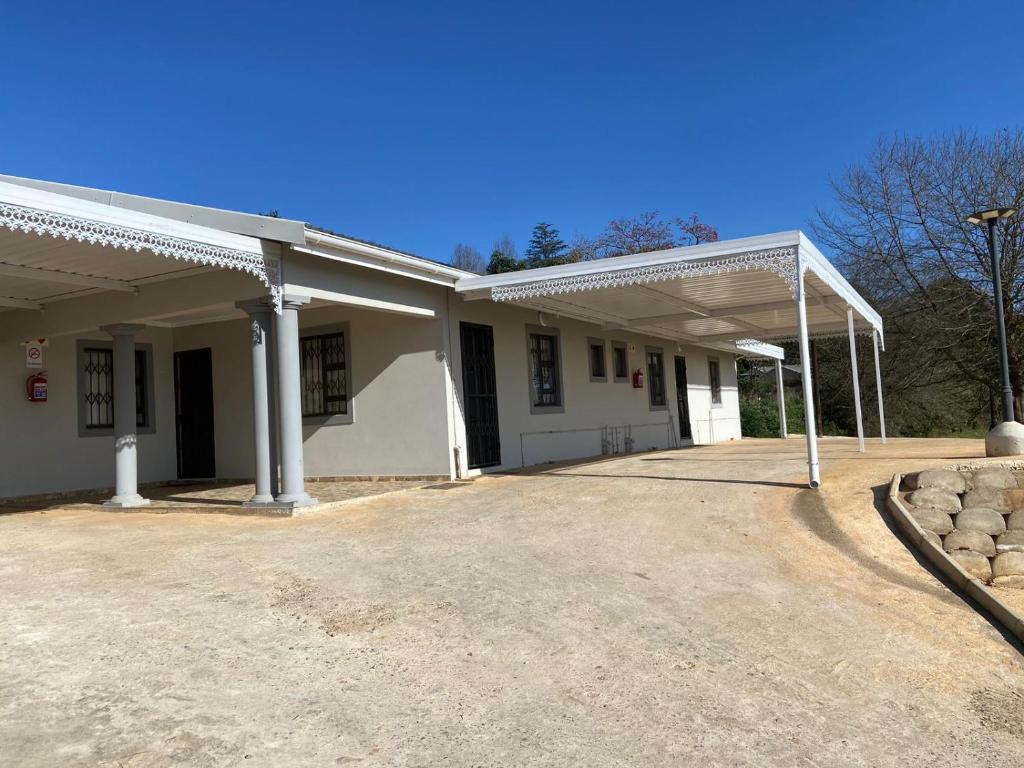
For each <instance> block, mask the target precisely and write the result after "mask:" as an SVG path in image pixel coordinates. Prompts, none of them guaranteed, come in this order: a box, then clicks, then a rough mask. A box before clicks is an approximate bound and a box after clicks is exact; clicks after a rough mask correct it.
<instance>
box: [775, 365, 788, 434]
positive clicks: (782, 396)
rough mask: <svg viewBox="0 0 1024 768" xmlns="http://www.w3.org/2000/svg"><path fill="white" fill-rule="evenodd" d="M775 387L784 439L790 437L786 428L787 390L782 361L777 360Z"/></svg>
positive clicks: (780, 430)
mask: <svg viewBox="0 0 1024 768" xmlns="http://www.w3.org/2000/svg"><path fill="white" fill-rule="evenodd" d="M775 389H776V390H777V391H778V396H779V434H780V436H781V437H782V439H783V440H785V439H786V438H788V437H789V430H788V429H787V428H786V391H785V389H784V388H783V385H782V361H781V360H776V361H775Z"/></svg>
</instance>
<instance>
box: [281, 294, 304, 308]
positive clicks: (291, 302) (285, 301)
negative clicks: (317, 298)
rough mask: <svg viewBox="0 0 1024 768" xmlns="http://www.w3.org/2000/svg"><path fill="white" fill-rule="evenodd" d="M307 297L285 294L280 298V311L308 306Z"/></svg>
mask: <svg viewBox="0 0 1024 768" xmlns="http://www.w3.org/2000/svg"><path fill="white" fill-rule="evenodd" d="M309 302H310V298H309V296H303V295H301V294H298V293H286V294H284V296H282V297H281V309H299V308H301V307H303V306H305V305H306V304H309Z"/></svg>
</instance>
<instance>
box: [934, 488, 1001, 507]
mask: <svg viewBox="0 0 1024 768" xmlns="http://www.w3.org/2000/svg"><path fill="white" fill-rule="evenodd" d="M915 493H920V491H915ZM963 506H964V509H975V508H985V509H997V510H999V511H1000V512H1009V511H1010V501H1009V499H1007V498H1006V493H1005V492H1004V491H1003V490H1002V489H1001V488H978V489H977V490H974V491H968V492H967V493H965V494H964V503H963Z"/></svg>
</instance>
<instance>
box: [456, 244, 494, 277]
mask: <svg viewBox="0 0 1024 768" xmlns="http://www.w3.org/2000/svg"><path fill="white" fill-rule="evenodd" d="M452 266H453V267H455V268H456V269H464V270H465V271H466V272H475V273H476V274H478V275H482V274H483V273H484V270H485V269H486V268H487V264H486V263H485V262H484V257H483V256H481V255H480V251H478V250H477V249H476V248H474V247H473V246H471V245H466V244H465V243H459V244H458V245H456V246H455V250H454V251H453V252H452Z"/></svg>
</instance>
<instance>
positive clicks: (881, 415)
mask: <svg viewBox="0 0 1024 768" xmlns="http://www.w3.org/2000/svg"><path fill="white" fill-rule="evenodd" d="M871 342H872V344H873V345H874V347H875V387H876V388H877V390H878V429H879V433H880V434H881V436H882V443H883V444H884V443H885V406H884V405H883V404H882V367H881V366H880V365H879V364H878V331H877V330H872V331H871Z"/></svg>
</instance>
